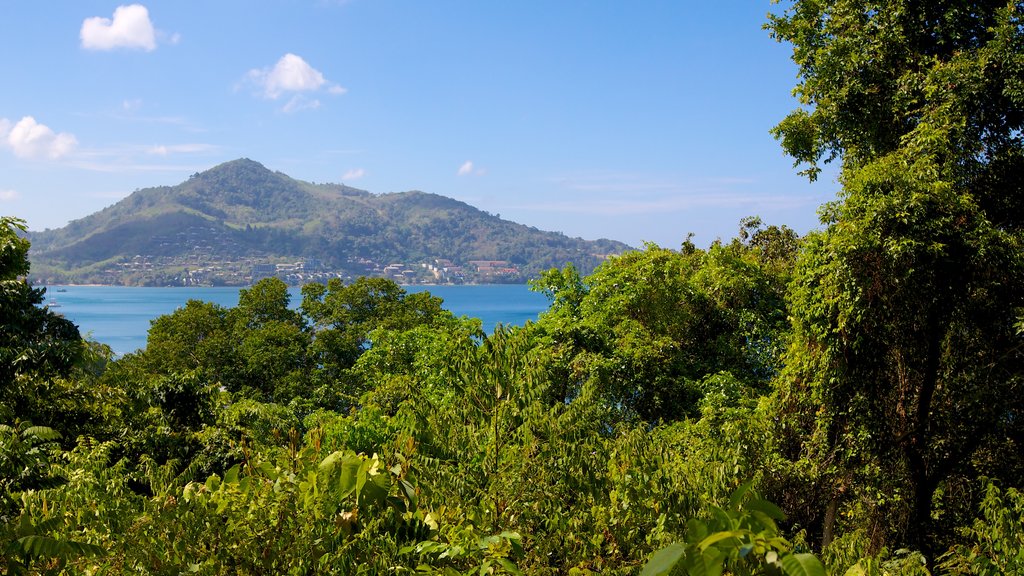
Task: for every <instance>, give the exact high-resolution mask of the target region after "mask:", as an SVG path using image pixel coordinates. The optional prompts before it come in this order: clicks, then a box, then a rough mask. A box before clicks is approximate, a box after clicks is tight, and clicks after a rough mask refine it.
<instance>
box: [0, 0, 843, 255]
mask: <svg viewBox="0 0 1024 576" xmlns="http://www.w3.org/2000/svg"><path fill="white" fill-rule="evenodd" d="M777 8H778V7H777V6H773V5H771V4H770V3H768V2H760V1H744V0H724V1H722V2H699V3H698V2H683V1H679V0H675V1H664V2H661V1H643V2H626V1H624V0H623V1H616V2H611V1H599V0H598V1H576V0H562V1H558V2H532V1H524V2H479V1H448V0H439V1H437V2H423V1H422V0H418V1H413V0H409V1H406V0H346V1H337V0H335V1H329V0H305V1H303V0H293V1H273V0H268V1H266V2H260V3H253V2H241V1H235V0H218V1H216V2H202V3H200V2H181V1H177V2H170V1H147V2H144V3H142V4H118V3H116V2H115V3H111V2H95V1H76V2H63V3H49V2H29V1H22V2H8V3H5V9H4V18H2V19H0V54H3V56H2V57H0V58H2V60H0V61H2V63H3V67H2V75H3V78H4V81H3V83H2V84H0V214H5V215H13V216H18V217H21V218H24V219H25V220H27V221H28V223H29V227H30V228H31V229H33V230H42V229H44V228H56V227H60V226H63V225H64V224H66V223H67V222H68V221H70V220H73V219H76V218H80V217H83V216H86V215H88V214H90V213H92V212H94V211H96V210H99V209H101V208H103V207H104V206H107V205H110V204H113V203H114V202H116V201H117V200H119V199H121V198H124V197H125V196H127V195H128V194H130V193H131V192H132V191H133V190H135V189H138V188H145V187H149V186H158V185H173V184H177V183H178V182H181V181H182V180H184V179H186V178H187V177H188V175H190V174H192V173H194V172H197V171H201V170H205V169H207V168H210V167H212V166H214V165H216V164H219V163H221V162H224V161H228V160H232V159H235V158H240V157H247V158H251V159H253V160H257V161H259V162H262V163H263V164H264V165H266V166H267V167H268V168H271V169H273V170H280V171H282V172H285V173H287V174H289V175H291V176H293V177H295V178H299V179H302V180H308V181H314V182H344V183H345V184H348V185H351V186H355V187H357V188H362V189H365V190H369V191H370V192H374V193H384V192H400V191H405V190H423V191H426V192H434V193H437V194H442V195H445V196H450V197H453V198H457V199H459V200H463V201H465V202H467V203H469V204H472V205H474V206H476V207H478V208H480V209H483V210H487V211H488V212H491V213H498V214H501V216H502V217H503V218H506V219H510V220H514V221H517V222H521V223H524V224H528V225H531V226H536V227H537V228H541V229H544V230H558V231H562V232H565V233H566V234H568V235H570V236H582V237H584V238H588V239H593V238H598V237H608V238H614V239H617V240H622V241H625V242H627V243H630V244H632V245H640V243H641V242H644V241H652V242H656V243H658V244H661V245H662V246H666V247H673V248H675V247H678V246H679V244H680V242H681V241H682V240H683V238H684V237H685V236H686V234H687V232H694V233H695V234H696V240H697V242H698V244H707V243H709V242H711V241H712V240H714V239H715V238H718V237H721V238H730V237H732V236H733V235H734V233H735V231H736V229H737V222H738V221H739V219H740V218H742V217H743V216H747V215H753V214H757V215H760V216H761V217H762V218H763V219H764V220H765V221H767V222H769V223H778V224H788V225H790V226H792V227H794V228H796V229H797V230H798V231H800V232H805V231H807V230H809V229H811V228H813V227H816V226H817V217H816V209H817V207H818V206H819V205H820V204H821V203H823V202H825V201H827V200H830V199H831V198H832V197H833V196H834V193H835V190H836V189H837V185H836V184H835V182H834V178H832V177H831V176H829V175H828V174H826V175H825V176H823V177H822V178H821V181H819V182H818V183H815V184H813V185H812V184H809V183H807V182H806V180H805V179H803V178H801V177H799V176H797V175H796V170H795V169H793V168H792V163H791V161H790V160H789V159H788V158H786V157H785V156H784V155H783V154H782V152H781V149H780V148H779V146H778V144H777V143H776V142H775V141H774V140H773V139H772V137H771V136H770V135H769V133H768V130H769V129H770V128H771V127H772V126H773V125H774V124H775V123H776V122H778V121H779V120H780V119H781V118H782V117H783V116H785V114H786V113H787V112H789V111H790V110H791V109H792V108H794V107H795V106H796V102H795V101H794V99H793V98H792V96H791V90H792V88H793V85H794V84H795V81H796V78H795V73H796V68H795V66H794V65H793V64H792V63H791V62H790V60H789V53H790V52H789V47H788V46H784V45H780V44H777V43H775V42H774V41H773V40H771V39H770V38H769V36H768V34H767V33H766V32H765V31H763V30H762V29H761V26H762V24H763V22H764V20H765V14H766V13H767V12H768V11H769V10H772V9H777Z"/></svg>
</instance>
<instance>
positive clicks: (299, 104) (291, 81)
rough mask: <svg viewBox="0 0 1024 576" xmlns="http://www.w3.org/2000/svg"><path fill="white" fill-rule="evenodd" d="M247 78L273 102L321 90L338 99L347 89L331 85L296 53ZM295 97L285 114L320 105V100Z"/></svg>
mask: <svg viewBox="0 0 1024 576" xmlns="http://www.w3.org/2000/svg"><path fill="white" fill-rule="evenodd" d="M246 78H247V79H248V80H249V81H250V82H252V83H253V84H255V85H256V86H257V87H258V88H259V89H260V91H261V92H262V93H263V96H264V97H265V98H269V99H271V100H277V99H278V98H280V97H281V96H283V95H285V94H287V93H297V92H315V91H317V90H320V89H321V88H324V89H326V90H327V92H328V93H329V94H335V95H338V94H344V93H345V92H346V90H345V88H343V87H341V86H338V85H337V84H334V83H332V82H330V81H328V80H327V79H326V78H324V75H323V73H322V72H320V71H319V70H317V69H316V68H313V67H312V66H310V65H309V63H307V62H306V61H305V60H303V59H302V57H300V56H296V55H295V54H292V53H288V54H285V55H284V56H282V57H281V59H280V60H278V61H277V64H274V66H273V67H272V68H261V69H253V70H250V71H249V73H248V74H246ZM295 96H298V95H297V94H296V95H295ZM295 96H293V97H292V98H291V100H289V102H288V104H286V105H285V112H293V111H296V110H302V109H304V108H316V107H318V106H319V105H320V101H319V100H307V99H297V98H296V97H295Z"/></svg>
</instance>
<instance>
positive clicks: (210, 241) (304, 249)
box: [30, 159, 629, 285]
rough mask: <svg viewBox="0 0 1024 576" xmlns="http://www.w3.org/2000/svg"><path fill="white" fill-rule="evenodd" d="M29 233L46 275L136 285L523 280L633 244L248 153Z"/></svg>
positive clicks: (592, 262)
mask: <svg viewBox="0 0 1024 576" xmlns="http://www.w3.org/2000/svg"><path fill="white" fill-rule="evenodd" d="M30 239H31V241H32V253H31V258H32V269H33V270H32V276H33V280H34V281H35V282H37V283H57V282H82V283H85V282H88V283H100V284H128V285H171V284H177V285H181V284H190V283H191V284H196V283H202V284H243V283H247V282H250V281H252V279H253V278H254V277H259V276H261V275H262V276H265V275H272V274H278V275H282V274H283V275H288V274H291V276H289V279H291V280H295V281H305V280H308V279H319V277H317V276H316V275H318V274H319V275H320V276H331V275H337V276H343V277H347V276H354V275H360V274H379V275H389V276H395V275H398V276H399V277H400V278H401V279H405V280H408V281H434V280H447V281H519V282H521V281H524V280H525V279H526V278H528V277H532V276H535V275H536V274H537V273H539V272H540V271H542V270H545V269H547V268H551V267H554V266H563V265H565V264H566V263H569V262H571V263H573V264H574V265H575V266H576V267H577V268H579V269H580V270H581V271H582V272H584V273H585V272H588V271H590V270H592V269H593V268H594V267H595V266H596V265H597V264H598V263H600V262H601V260H603V259H604V258H605V257H606V256H607V255H609V254H616V253H620V252H622V251H624V250H627V249H629V247H628V246H627V245H625V244H623V243H621V242H616V241H612V240H605V239H602V240H596V241H586V240H583V239H580V238H569V237H567V236H565V235H564V234H560V233H556V232H544V231H541V230H537V229H536V228H532V227H528V226H524V225H522V224H516V223H514V222H510V221H507V220H502V219H501V218H500V217H498V216H495V215H491V214H488V213H486V212H483V211H481V210H478V209H476V208H474V207H472V206H470V205H468V204H465V203H464V202H459V201H457V200H453V199H451V198H446V197H444V196H439V195H436V194H428V193H424V192H418V191H413V192H402V193H392V194H379V195H378V194H371V193H369V192H367V191H365V190H359V189H356V188H351V187H349V186H344V185H340V184H313V183H310V182H303V181H301V180H296V179H294V178H291V177H289V176H287V175H285V174H283V173H281V172H274V171H271V170H268V169H267V168H265V167H264V166H263V165H262V164H260V163H258V162H255V161H252V160H249V159H239V160H234V161H231V162H226V163H224V164H221V165H219V166H215V167H214V168H211V169H210V170H207V171H205V172H201V173H196V174H193V175H192V176H191V177H189V179H188V180H186V181H185V182H182V183H181V184H178V185H176V186H160V187H155V188H146V189H143V190H136V191H135V192H134V193H132V194H131V195H130V196H128V197H127V198H125V199H124V200H121V201H120V202H118V203H116V204H114V205H112V206H109V207H107V208H104V209H103V210H101V211H99V212H96V213H94V214H92V215H89V216H86V217H85V218H82V219H79V220H75V221H73V222H71V223H70V224H68V225H67V226H65V227H64V228H60V229H56V230H47V231H45V232H32V233H30ZM296 262H301V264H299V265H296V264H295V263H296Z"/></svg>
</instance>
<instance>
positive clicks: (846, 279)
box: [768, 0, 1024, 552]
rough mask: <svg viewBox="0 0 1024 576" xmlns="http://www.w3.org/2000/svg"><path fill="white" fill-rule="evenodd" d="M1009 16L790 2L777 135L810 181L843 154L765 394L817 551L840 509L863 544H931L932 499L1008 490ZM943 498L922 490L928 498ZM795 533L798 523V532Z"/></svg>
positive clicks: (1023, 161) (1016, 349)
mask: <svg viewBox="0 0 1024 576" xmlns="http://www.w3.org/2000/svg"><path fill="white" fill-rule="evenodd" d="M1022 13H1024V4H1022V3H1021V2H1006V1H985V2H974V3H963V2H957V1H952V0H950V1H938V2H934V1H924V0H903V1H899V2H891V3H885V4H878V3H874V2H868V1H864V0H826V1H798V2H796V3H795V4H793V6H792V7H791V8H789V9H788V10H787V11H786V12H785V13H784V14H782V15H776V16H773V17H771V21H770V23H769V25H768V27H769V29H770V30H771V32H772V34H773V35H774V36H775V37H776V38H777V39H779V40H782V41H788V42H791V43H792V44H793V47H794V49H793V58H794V60H795V61H796V63H797V64H798V66H799V67H800V83H799V84H798V86H797V88H796V93H797V95H798V96H799V98H800V101H801V103H802V104H804V105H805V106H807V107H810V108H811V110H810V111H808V110H806V109H801V110H797V111H795V112H793V113H792V114H790V115H789V116H788V117H787V118H786V119H785V120H783V121H782V122H781V123H780V124H779V125H778V126H777V127H776V128H775V135H776V136H777V137H778V138H779V139H781V141H782V146H783V148H784V149H785V150H786V151H787V152H788V153H789V154H791V155H792V156H793V157H794V158H795V159H796V161H797V164H805V165H806V166H807V169H806V170H805V171H804V173H806V174H807V175H809V176H810V177H811V178H812V179H813V178H814V177H815V176H816V175H817V174H818V172H819V170H820V163H822V162H828V161H831V160H835V159H839V158H841V160H842V170H841V173H840V182H841V184H842V185H843V191H842V193H841V196H840V199H839V201H837V202H835V203H833V204H830V205H828V206H826V207H825V208H824V209H823V211H822V220H823V223H824V224H826V225H827V228H826V229H825V230H824V231H823V232H822V233H820V234H817V235H814V236H812V237H811V238H810V239H809V241H808V243H807V245H806V248H805V250H804V251H803V253H802V255H801V258H800V262H799V264H798V267H797V273H796V277H795V280H794V283H793V292H792V315H793V318H794V324H795V326H794V336H795V344H794V346H793V347H792V348H791V350H790V352H789V355H788V358H787V373H786V375H785V377H784V378H783V380H782V382H781V388H780V398H781V400H782V409H783V411H784V412H785V413H786V415H787V417H788V421H787V425H786V429H787V430H788V433H789V434H790V436H789V438H790V442H789V446H790V454H791V455H792V456H793V457H797V456H798V455H800V454H804V455H807V456H808V457H809V460H810V463H811V467H810V469H811V470H812V472H811V477H812V479H813V481H814V483H815V484H816V486H817V487H818V489H820V491H821V495H820V498H821V499H822V501H820V502H819V506H820V509H819V511H818V514H819V516H818V518H817V521H816V523H815V524H812V525H814V526H817V527H818V529H819V530H820V531H821V535H822V540H823V542H824V543H825V544H827V543H828V542H829V541H830V540H831V539H832V536H833V534H834V533H835V528H836V524H837V522H838V520H837V518H838V517H839V515H837V510H838V509H839V507H841V506H842V507H845V509H846V511H847V512H848V514H847V516H850V515H852V516H854V517H856V518H857V519H858V521H860V522H863V523H864V524H862V525H861V527H866V528H870V529H871V532H872V533H873V534H875V535H876V536H875V538H874V542H873V544H874V546H875V547H876V548H878V547H881V546H882V545H885V544H889V543H894V542H895V543H900V544H910V545H914V546H918V547H920V548H921V549H922V550H924V551H926V552H930V551H936V550H939V549H941V548H942V546H943V544H944V542H943V540H942V534H940V533H938V532H939V531H937V525H936V521H935V517H936V515H935V514H934V512H935V506H939V507H940V508H941V510H942V511H943V514H942V517H943V518H944V519H946V520H947V521H951V522H954V521H957V520H959V518H958V512H959V507H961V506H963V504H962V503H957V502H955V501H953V499H948V498H947V499H946V500H943V499H941V498H939V496H941V495H942V494H951V493H953V492H954V488H958V487H960V486H963V485H965V484H967V483H970V481H969V479H971V478H973V477H975V476H978V475H990V476H995V477H999V478H1003V479H1005V480H1007V481H1010V482H1019V478H1020V474H1019V472H1020V470H1021V466H1022V460H1021V449H1020V442H1021V440H1022V439H1024V428H1022V426H1024V421H1022V419H1021V417H1020V416H1021V410H1022V408H1024V404H1022V402H1021V386H1022V385H1024V369H1022V367H1024V346H1022V343H1021V331H1020V317H1021V311H1022V310H1024V284H1022V281H1024V257H1022V255H1024V250H1022V249H1024V179H1022V178H1021V174H1024V142H1022V139H1021V130H1022V128H1024V25H1022V24H1024V23H1022V20H1021V18H1022ZM940 488H941V489H942V490H939V489H940ZM802 520H803V521H804V522H805V523H808V522H810V518H803V519H802Z"/></svg>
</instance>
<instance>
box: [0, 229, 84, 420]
mask: <svg viewBox="0 0 1024 576" xmlns="http://www.w3.org/2000/svg"><path fill="white" fill-rule="evenodd" d="M24 232H25V225H24V222H22V221H21V220H18V219H16V218H9V217H6V216H4V217H0V420H9V419H11V418H12V417H13V416H14V415H15V414H17V415H18V416H19V417H20V418H25V419H31V418H33V417H34V416H35V414H34V411H33V410H32V409H31V408H30V407H29V405H30V404H32V401H33V399H34V396H35V394H34V392H35V391H34V390H33V387H32V385H31V381H32V380H33V379H36V378H38V379H48V378H53V377H57V376H62V375H67V374H68V373H69V372H70V371H71V370H72V368H73V367H74V365H75V363H76V362H78V361H79V359H80V358H81V356H82V353H83V346H82V340H81V337H80V336H79V334H78V328H77V327H76V326H75V325H74V324H72V323H71V322H70V321H68V320H67V319H65V318H64V317H62V316H59V315H58V314H56V313H54V312H53V311H51V310H49V309H47V308H45V307H42V306H41V304H42V303H43V294H44V291H43V290H41V289H38V288H33V287H32V286H31V285H30V284H29V283H28V282H27V281H26V280H25V276H26V275H27V274H28V272H29V261H28V250H29V243H28V241H27V240H25V239H24V238H22V237H21V236H20V235H19V234H20V233H24Z"/></svg>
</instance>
